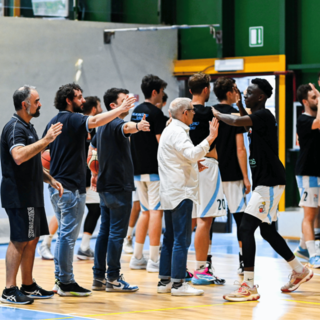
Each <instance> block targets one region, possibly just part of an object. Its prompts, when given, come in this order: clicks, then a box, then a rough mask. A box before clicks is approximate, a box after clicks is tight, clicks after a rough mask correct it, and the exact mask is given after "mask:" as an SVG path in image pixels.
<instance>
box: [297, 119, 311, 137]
mask: <svg viewBox="0 0 320 320" xmlns="http://www.w3.org/2000/svg"><path fill="white" fill-rule="evenodd" d="M313 121H314V117H309V116H306V115H301V116H300V117H299V118H298V121H297V130H298V135H299V137H301V136H304V135H308V134H310V133H311V132H312V131H313V130H312V124H313Z"/></svg>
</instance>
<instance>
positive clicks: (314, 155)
mask: <svg viewBox="0 0 320 320" xmlns="http://www.w3.org/2000/svg"><path fill="white" fill-rule="evenodd" d="M315 119H316V117H312V116H310V115H308V114H305V113H303V114H302V115H300V116H299V118H298V120H297V133H298V136H299V144H300V152H299V157H298V160H297V164H296V175H297V176H311V177H320V166H319V159H320V130H319V129H315V130H312V124H313V121H314V120H315Z"/></svg>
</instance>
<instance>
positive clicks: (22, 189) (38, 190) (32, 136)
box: [1, 114, 44, 208]
mask: <svg viewBox="0 0 320 320" xmlns="http://www.w3.org/2000/svg"><path fill="white" fill-rule="evenodd" d="M38 140H39V138H38V135H37V132H36V130H35V129H34V127H33V125H32V124H31V123H29V124H28V123H26V122H25V121H24V120H22V119H21V118H20V117H19V116H18V115H17V114H15V115H14V116H13V117H12V118H11V120H10V121H9V122H8V123H7V124H6V125H5V126H4V128H3V131H2V135H1V169H2V181H1V203H2V207H3V208H27V207H44V199H43V173H42V164H41V154H40V153H38V154H37V155H35V156H34V157H33V158H31V159H29V160H28V161H26V162H24V163H22V164H21V165H19V166H18V165H17V164H16V163H15V161H14V160H13V158H12V155H11V152H12V149H13V148H15V147H17V146H28V145H30V144H33V143H35V142H37V141H38Z"/></svg>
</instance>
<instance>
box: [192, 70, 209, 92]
mask: <svg viewBox="0 0 320 320" xmlns="http://www.w3.org/2000/svg"><path fill="white" fill-rule="evenodd" d="M210 81H211V77H210V76H209V75H208V74H205V73H202V72H199V73H195V74H194V75H192V76H191V77H190V78H189V80H188V87H189V89H190V90H191V92H192V94H201V92H202V91H203V89H204V88H208V87H210Z"/></svg>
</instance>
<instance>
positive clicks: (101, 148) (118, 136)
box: [91, 118, 135, 192]
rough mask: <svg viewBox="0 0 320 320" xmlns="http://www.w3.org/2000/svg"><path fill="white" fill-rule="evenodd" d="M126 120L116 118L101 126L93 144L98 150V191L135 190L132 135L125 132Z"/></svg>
mask: <svg viewBox="0 0 320 320" xmlns="http://www.w3.org/2000/svg"><path fill="white" fill-rule="evenodd" d="M124 124H125V122H124V121H123V120H122V119H120V118H116V119H114V120H113V121H111V122H109V123H107V124H106V125H104V126H102V127H100V128H99V130H98V131H97V133H96V135H95V136H94V138H93V140H92V142H91V145H92V147H94V148H97V149H98V150H97V151H98V160H99V174H98V181H97V191H98V192H120V191H134V190H135V187H134V182H133V163H132V158H131V151H130V143H129V137H130V135H129V134H128V135H126V134H124V132H123V125H124Z"/></svg>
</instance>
